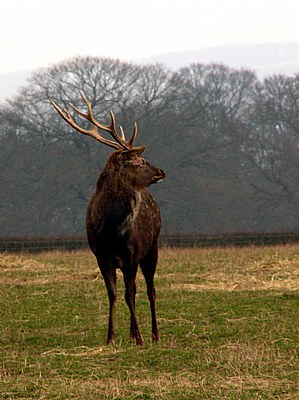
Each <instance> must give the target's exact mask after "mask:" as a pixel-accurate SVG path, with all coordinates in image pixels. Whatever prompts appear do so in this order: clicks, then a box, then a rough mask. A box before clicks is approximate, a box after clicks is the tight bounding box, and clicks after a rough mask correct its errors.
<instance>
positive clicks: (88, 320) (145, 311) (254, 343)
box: [0, 245, 299, 400]
mask: <svg viewBox="0 0 299 400" xmlns="http://www.w3.org/2000/svg"><path fill="white" fill-rule="evenodd" d="M0 267H1V268H0V273H1V282H2V288H3V290H2V301H3V305H4V307H3V310H2V320H3V324H2V342H3V344H2V347H3V365H2V379H3V385H2V392H3V393H2V398H3V399H23V400H25V399H26V400H27V399H59V400H60V399H61V400H62V399H76V400H77V399H78V400H79V399H86V400H100V399H114V400H120V399H123V400H130V399H132V400H133V399H134V400H137V399H150V400H154V399H166V400H170V399H215V400H218V399H219V400H220V399H221V400H222V399H224V400H226V399H230V400H231V399H232V400H274V399H275V400H291V399H292V400H295V399H299V391H298V386H297V372H298V323H297V321H298V318H299V316H298V309H299V307H298V306H299V304H298V298H299V296H298V289H299V246H296V245H289V246H281V247H269V248H255V247H247V248H224V249H223V248H213V249H170V248H169V249H167V248H166V249H161V251H160V259H159V265H158V269H157V273H156V288H157V294H158V322H159V325H160V329H161V334H162V341H161V343H158V344H157V345H153V344H151V343H150V341H149V340H148V339H147V338H148V336H149V332H150V327H149V325H150V317H149V307H148V302H147V299H146V292H145V286H144V281H143V278H142V275H141V274H139V275H138V282H137V286H138V298H137V312H138V316H139V320H140V324H141V328H142V331H143V333H144V336H145V338H146V344H145V345H144V346H143V347H141V348H136V347H135V345H134V343H132V342H131V341H130V340H129V339H128V338H127V336H128V330H129V323H128V311H127V309H126V306H125V304H124V300H123V298H122V297H123V296H122V295H123V284H122V282H121V281H122V279H121V276H120V275H121V274H120V273H118V277H119V282H118V286H119V292H120V294H121V295H120V296H119V297H120V298H119V304H118V307H117V316H116V319H117V328H118V340H117V342H116V343H115V345H114V346H106V345H105V343H104V342H105V335H106V323H107V311H108V307H107V296H106V290H105V287H104V283H103V281H102V278H101V276H100V275H99V273H98V269H97V266H96V262H95V259H94V257H93V256H92V255H91V254H90V252H85V251H80V252H71V253H61V252H54V253H53V252H51V253H44V254H37V255H29V254H21V255H10V254H2V255H1V258H0ZM146 335H148V336H146Z"/></svg>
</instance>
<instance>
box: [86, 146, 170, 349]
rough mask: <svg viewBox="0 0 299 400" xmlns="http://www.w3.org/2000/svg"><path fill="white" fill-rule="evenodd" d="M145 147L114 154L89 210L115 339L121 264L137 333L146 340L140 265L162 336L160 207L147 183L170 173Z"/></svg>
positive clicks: (154, 335) (133, 332)
mask: <svg viewBox="0 0 299 400" xmlns="http://www.w3.org/2000/svg"><path fill="white" fill-rule="evenodd" d="M143 150H144V148H138V149H132V150H118V151H115V152H113V153H112V154H111V156H110V158H109V160H108V162H107V164H106V166H105V168H104V170H103V172H102V173H101V175H100V177H99V179H98V182H97V185H96V189H95V192H94V194H93V195H92V197H91V200H90V203H89V206H88V210H87V225H86V227H87V236H88V241H89V244H90V247H91V250H92V251H93V253H94V255H95V256H96V258H97V261H98V265H99V268H100V270H101V273H102V275H103V278H104V281H105V284H106V287H107V292H108V297H109V303H110V312H109V325H108V336H107V343H111V342H113V340H114V339H115V324H114V312H115V303H116V298H117V293H116V269H117V268H120V269H121V271H122V273H123V277H124V282H125V299H126V302H127V304H128V307H129V310H130V314H131V332H130V333H131V337H132V338H133V339H135V340H136V343H137V344H138V345H140V344H142V343H143V339H142V335H141V333H140V330H139V326H138V321H137V318H136V314H135V294H136V282H135V280H136V274H137V268H138V265H140V267H141V270H142V272H143V275H144V277H145V280H146V284H147V294H148V298H149V301H150V306H151V313H152V339H153V340H155V341H156V340H159V331H158V327H157V322H156V305H155V287H154V274H155V270H156V264H157V257H158V248H157V239H158V235H159V232H160V226H161V218H160V211H159V208H158V206H157V204H156V203H155V201H154V199H153V197H152V195H151V194H150V192H149V191H148V190H147V189H145V188H146V187H147V186H149V185H150V184H152V183H155V182H158V181H159V180H161V179H163V178H164V177H165V174H164V172H163V171H162V170H160V169H159V168H156V167H154V166H152V165H150V164H149V163H148V162H147V161H145V160H144V159H143V158H142V157H141V153H142V151H143Z"/></svg>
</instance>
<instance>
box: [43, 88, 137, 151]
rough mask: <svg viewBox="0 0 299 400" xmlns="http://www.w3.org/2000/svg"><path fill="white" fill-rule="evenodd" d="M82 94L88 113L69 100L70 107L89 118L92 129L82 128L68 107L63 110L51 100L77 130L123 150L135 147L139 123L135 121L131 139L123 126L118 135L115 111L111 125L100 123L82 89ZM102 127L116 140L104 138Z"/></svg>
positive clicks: (59, 112) (111, 113) (62, 115)
mask: <svg viewBox="0 0 299 400" xmlns="http://www.w3.org/2000/svg"><path fill="white" fill-rule="evenodd" d="M80 95H81V97H82V99H83V101H84V103H85V104H86V106H87V110H88V112H87V114H86V113H84V112H82V111H80V110H79V109H78V108H77V107H75V106H74V105H73V104H72V103H70V102H69V105H70V107H71V108H72V109H73V110H74V111H75V112H76V113H77V114H79V115H80V116H81V117H83V118H85V119H87V120H88V121H90V122H91V123H92V124H93V128H92V129H90V130H87V129H84V128H81V127H80V126H79V125H77V124H76V123H75V121H74V120H73V118H72V117H71V115H70V114H69V112H68V111H67V109H66V108H64V109H63V110H61V109H60V108H59V107H58V106H57V104H55V103H54V101H53V100H50V102H51V104H52V105H53V107H54V108H55V109H56V111H57V112H58V114H59V115H60V116H61V117H62V118H63V119H64V120H65V121H66V122H67V123H69V124H70V125H71V126H72V127H73V128H74V129H76V130H77V131H79V132H81V133H83V134H85V135H89V136H92V137H94V138H95V139H97V140H98V141H100V142H102V143H104V144H106V145H108V146H110V147H113V148H115V149H118V150H121V149H126V150H130V149H132V148H133V143H134V140H135V138H136V135H137V124H136V122H135V124H134V129H133V133H132V136H131V138H130V140H129V141H127V140H126V137H125V133H124V130H123V128H122V126H120V135H118V133H117V130H116V123H115V117H114V114H113V111H112V110H111V111H110V117H111V123H110V125H104V124H102V123H100V122H99V121H97V120H96V119H95V117H94V115H93V111H92V107H91V104H90V103H89V101H88V100H87V98H86V97H85V95H84V93H83V92H81V91H80ZM97 128H99V129H102V130H103V131H106V132H109V133H110V134H111V136H112V137H113V138H114V139H115V140H116V142H114V141H113V140H109V139H105V138H103V137H102V136H101V135H100V133H99V131H98V129H97Z"/></svg>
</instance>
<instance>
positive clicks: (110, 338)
mask: <svg viewBox="0 0 299 400" xmlns="http://www.w3.org/2000/svg"><path fill="white" fill-rule="evenodd" d="M98 265H99V268H100V270H101V273H102V276H103V279H104V281H105V285H106V289H107V293H108V298H109V322H108V335H107V344H109V343H113V342H114V340H115V337H116V335H115V321H114V315H115V306H116V300H117V291H116V270H115V268H114V267H113V266H112V265H111V264H110V263H109V262H107V263H105V262H104V263H102V262H100V261H99V260H98Z"/></svg>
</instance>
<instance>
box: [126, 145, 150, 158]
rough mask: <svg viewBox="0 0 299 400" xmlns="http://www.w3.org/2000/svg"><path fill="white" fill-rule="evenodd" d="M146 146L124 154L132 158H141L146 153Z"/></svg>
mask: <svg viewBox="0 0 299 400" xmlns="http://www.w3.org/2000/svg"><path fill="white" fill-rule="evenodd" d="M144 149H145V146H140V147H134V148H133V149H131V150H124V151H123V154H124V153H125V154H127V155H128V157H130V158H132V157H134V156H137V157H139V156H141V154H142V153H143V152H144Z"/></svg>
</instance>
